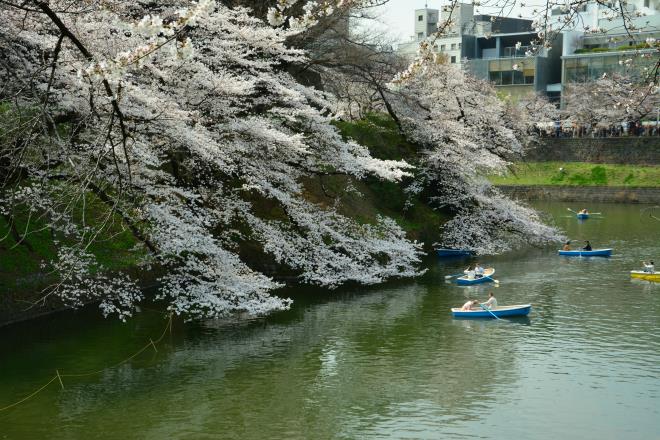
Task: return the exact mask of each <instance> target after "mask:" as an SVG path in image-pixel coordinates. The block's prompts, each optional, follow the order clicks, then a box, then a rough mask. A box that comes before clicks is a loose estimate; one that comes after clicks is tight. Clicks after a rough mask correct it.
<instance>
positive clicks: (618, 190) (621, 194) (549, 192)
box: [497, 185, 660, 204]
mask: <svg viewBox="0 0 660 440" xmlns="http://www.w3.org/2000/svg"><path fill="white" fill-rule="evenodd" d="M497 188H498V189H499V190H501V191H502V192H503V193H504V194H506V195H508V196H510V197H512V198H514V199H520V200H552V201H559V202H609V203H612V202H620V203H649V204H660V188H641V187H638V188H636V187H618V186H545V185H538V186H522V185H501V186H498V187H497Z"/></svg>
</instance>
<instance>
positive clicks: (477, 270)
mask: <svg viewBox="0 0 660 440" xmlns="http://www.w3.org/2000/svg"><path fill="white" fill-rule="evenodd" d="M474 276H475V278H483V276H484V268H483V267H481V264H479V263H477V264H475V265H474Z"/></svg>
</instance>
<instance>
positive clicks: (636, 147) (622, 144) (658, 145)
mask: <svg viewBox="0 0 660 440" xmlns="http://www.w3.org/2000/svg"><path fill="white" fill-rule="evenodd" d="M523 160H525V161H527V162H549V161H557V162H593V163H615V164H630V165H660V136H640V137H635V136H630V137H625V136H624V137H618V138H544V139H541V143H540V144H539V145H538V146H536V147H535V148H532V149H531V150H530V151H529V152H528V153H527V155H526V156H525V158H524V159H523Z"/></svg>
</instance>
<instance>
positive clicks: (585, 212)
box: [579, 208, 589, 215]
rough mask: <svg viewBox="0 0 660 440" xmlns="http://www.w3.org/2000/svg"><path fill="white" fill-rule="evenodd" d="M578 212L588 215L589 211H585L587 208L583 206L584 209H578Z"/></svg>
mask: <svg viewBox="0 0 660 440" xmlns="http://www.w3.org/2000/svg"><path fill="white" fill-rule="evenodd" d="M579 214H586V215H589V211H587V208H585V209H583V210H582V211H580V212H579Z"/></svg>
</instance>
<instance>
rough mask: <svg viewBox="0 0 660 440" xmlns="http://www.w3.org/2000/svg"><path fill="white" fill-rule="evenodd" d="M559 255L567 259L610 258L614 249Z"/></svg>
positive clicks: (562, 253) (576, 251) (560, 252)
mask: <svg viewBox="0 0 660 440" xmlns="http://www.w3.org/2000/svg"><path fill="white" fill-rule="evenodd" d="M559 255H563V256H565V257H609V256H610V255H612V249H596V250H593V251H579V250H575V251H562V250H560V251H559Z"/></svg>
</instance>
